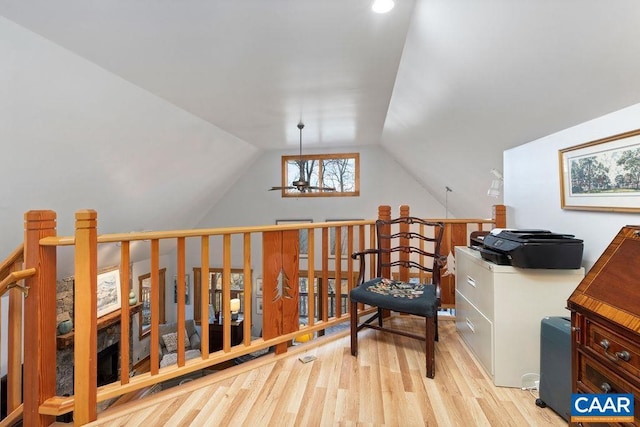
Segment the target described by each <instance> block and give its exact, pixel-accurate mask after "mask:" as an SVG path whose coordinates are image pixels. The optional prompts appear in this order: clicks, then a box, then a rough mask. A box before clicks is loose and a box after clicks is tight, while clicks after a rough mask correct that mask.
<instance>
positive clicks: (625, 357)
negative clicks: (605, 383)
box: [600, 339, 631, 362]
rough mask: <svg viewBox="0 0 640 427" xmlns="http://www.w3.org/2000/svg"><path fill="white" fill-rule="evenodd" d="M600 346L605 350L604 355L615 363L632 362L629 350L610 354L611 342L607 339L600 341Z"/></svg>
mask: <svg viewBox="0 0 640 427" xmlns="http://www.w3.org/2000/svg"><path fill="white" fill-rule="evenodd" d="M600 346H601V347H602V348H603V349H604V355H605V356H607V358H608V359H609V360H611V361H613V362H617V361H618V360H622V361H625V362H628V361H629V360H631V353H629V352H628V351H627V350H623V351H616V352H615V353H614V354H611V353H609V340H607V339H603V340H602V341H600Z"/></svg>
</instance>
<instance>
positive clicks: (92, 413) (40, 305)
mask: <svg viewBox="0 0 640 427" xmlns="http://www.w3.org/2000/svg"><path fill="white" fill-rule="evenodd" d="M381 208H382V207H381ZM381 212H382V213H383V214H388V212H390V208H389V207H384V209H382V210H381ZM403 212H407V213H408V206H407V207H405V209H404V211H403ZM505 219H506V218H505V216H504V206H502V207H500V206H497V207H496V208H495V209H494V212H493V218H491V219H451V220H450V219H447V220H437V221H443V222H445V224H446V228H447V230H448V234H447V235H446V236H447V237H446V239H447V241H446V246H444V249H447V250H449V251H452V250H453V247H454V246H456V245H466V244H468V240H467V239H468V235H469V233H470V231H475V230H472V229H473V228H475V229H479V230H482V227H483V226H485V225H488V226H493V227H504V226H505V222H506V221H505ZM343 227H346V232H345V233H344V234H343V232H342V230H343ZM332 228H333V230H332V231H333V235H332V234H331V233H330V230H331V229H332ZM316 229H319V230H316ZM298 230H306V231H307V233H308V254H307V257H306V260H305V263H306V269H307V278H308V282H309V283H310V284H313V283H314V279H315V278H321V279H322V282H323V283H328V280H329V278H331V277H343V276H346V277H347V279H346V280H347V281H346V285H343V284H341V283H338V282H336V286H335V288H334V292H333V293H330V292H329V291H328V286H322V287H321V288H320V289H318V291H317V293H315V291H314V289H313V286H309V290H308V292H307V294H308V312H309V313H314V312H315V309H316V307H315V304H316V303H315V301H316V297H317V298H318V301H320V302H319V303H318V304H322V306H321V307H318V309H319V310H318V313H319V314H318V318H317V319H315V318H314V317H313V316H309V319H308V325H306V326H304V328H299V327H298V325H295V327H293V326H292V327H291V328H290V329H287V330H284V331H282V332H279V333H276V334H273V335H272V336H270V337H265V338H260V339H253V338H252V337H251V334H250V331H251V330H250V327H251V323H252V313H253V310H252V307H251V304H252V300H253V298H252V288H253V278H252V276H251V275H252V265H256V264H258V265H259V264H260V263H261V262H262V263H264V262H265V261H264V258H265V256H267V255H270V254H268V253H266V252H265V249H264V248H263V249H262V251H263V252H262V254H261V258H262V259H258V260H256V261H255V262H253V263H252V259H251V256H252V248H251V242H252V240H255V239H252V237H256V236H260V235H266V234H268V233H274V232H276V233H283V232H287V231H298ZM296 234H297V233H296ZM232 238H235V240H233V241H234V242H236V243H234V244H237V242H240V247H241V250H240V251H239V250H237V249H236V250H234V251H232V250H231V243H232ZM186 239H192V240H191V242H193V241H194V240H199V246H200V255H199V264H200V265H199V267H200V269H201V271H209V266H210V265H211V266H221V267H222V269H223V272H224V273H223V284H222V307H223V311H224V313H225V314H226V316H225V318H226V317H227V316H230V312H229V304H230V289H231V284H230V279H229V276H230V271H231V269H232V264H236V265H237V264H239V261H238V260H235V262H234V263H232V254H236V256H237V254H238V253H240V254H241V255H240V256H242V257H243V259H242V260H241V263H242V268H243V270H244V275H245V277H246V278H247V280H246V281H245V283H244V288H243V291H244V292H245V298H244V313H245V323H244V324H245V326H244V327H245V330H244V341H243V343H242V344H241V345H238V346H233V347H232V346H231V343H230V340H231V338H230V337H231V334H230V324H229V323H228V322H227V323H225V329H224V333H223V350H222V351H218V352H214V353H211V354H210V353H209V350H208V344H209V338H210V337H209V336H208V328H202V331H201V340H202V349H201V350H202V351H201V353H202V357H201V358H197V359H190V360H188V361H187V360H185V354H184V349H179V351H178V362H177V364H176V365H173V366H170V367H165V368H160V369H159V368H158V365H159V360H158V355H157V352H155V351H151V356H150V366H151V368H150V372H149V373H146V374H141V375H139V376H138V375H136V376H135V377H133V378H129V376H128V372H127V370H126V369H122V370H121V376H120V379H119V380H118V381H116V382H114V383H111V384H107V385H105V386H102V387H99V388H98V387H97V386H96V367H95V361H96V345H95V340H96V337H97V328H96V315H95V313H96V294H97V290H96V288H97V286H96V281H97V250H98V244H101V243H116V244H120V246H121V254H120V271H121V291H122V292H121V293H122V295H127V294H128V291H129V289H128V286H129V281H130V280H129V265H130V262H131V261H130V258H129V256H130V249H131V248H130V244H131V243H132V242H136V241H140V242H141V241H146V242H150V252H149V260H150V266H151V271H152V272H154V271H157V270H158V268H159V267H160V266H159V257H160V255H159V246H160V242H161V241H174V242H176V243H177V249H176V255H177V259H176V273H177V277H178V280H177V283H176V287H177V322H178V333H179V334H181V333H184V332H181V331H182V330H183V329H184V322H185V307H184V305H185V286H186V284H185V280H184V279H183V278H184V277H185V273H187V268H186V259H187V258H186V252H187V251H186V244H185V240H186ZM344 239H346V246H345V247H346V252H348V253H347V254H343V253H342V250H341V249H338V248H342V247H343V240H344ZM375 240H376V236H375V226H374V221H369V220H366V221H365V220H363V221H342V222H330V223H304V224H297V225H295V224H289V225H277V226H273V225H271V226H256V227H229V228H220V229H202V230H179V231H166V232H146V233H122V234H110V235H102V236H98V234H97V213H96V212H95V211H92V210H84V211H79V212H77V213H76V232H75V235H74V236H66V237H65V236H61V237H57V236H56V214H55V212H53V211H30V212H27V213H26V214H25V245H24V251H23V258H24V267H21V268H12V269H9V270H7V273H6V274H5V275H4V277H3V276H0V280H1V282H0V290H1V289H3V286H6V287H7V288H9V286H10V285H12V284H13V283H15V282H16V281H20V280H24V290H25V291H27V290H28V293H29V296H28V298H26V299H25V304H24V306H25V312H24V318H25V319H28V321H27V322H25V325H24V330H25V335H24V343H25V349H28V350H29V351H27V352H25V358H24V363H25V375H24V384H25V385H24V387H25V390H29V393H28V396H27V397H26V398H25V401H24V404H23V407H24V411H23V412H24V423H25V425H29V426H44V425H49V424H51V423H52V422H54V420H55V416H56V415H60V414H64V413H66V412H69V411H70V410H73V411H74V420H75V422H76V423H77V424H84V423H88V422H91V421H93V420H95V419H96V417H97V414H96V409H97V408H96V406H97V405H96V403H97V402H98V401H102V400H106V399H110V398H113V397H118V396H121V395H124V394H126V393H130V392H132V391H135V390H140V389H142V388H145V387H148V386H150V385H153V384H157V383H159V382H162V381H165V380H168V379H172V378H175V377H177V376H180V375H184V374H187V373H190V372H193V371H196V370H199V369H205V368H207V367H210V366H212V365H214V364H216V363H220V362H224V361H228V360H231V359H233V358H236V357H239V356H242V355H246V354H248V353H250V352H253V351H256V350H260V349H264V348H267V347H273V346H275V347H277V348H278V351H286V347H287V343H288V342H289V341H291V340H292V339H294V338H295V337H296V336H298V335H300V334H301V333H318V334H322V333H323V331H324V330H325V329H327V328H329V327H332V326H335V325H337V324H339V323H342V322H346V321H348V320H349V313H348V312H346V313H343V310H346V311H348V305H347V307H345V304H344V301H343V300H342V298H336V300H335V302H334V304H335V309H334V310H333V311H332V312H329V309H328V308H329V303H330V299H331V298H332V297H333V296H334V294H336V295H337V294H343V293H345V292H346V293H347V294H348V292H349V290H350V289H351V288H352V287H353V286H354V285H355V280H354V279H353V277H354V274H355V273H357V271H354V266H353V264H352V263H351V262H350V256H349V255H350V253H351V252H354V251H357V250H361V249H364V248H365V246H370V247H374V246H375ZM292 243H294V244H295V239H293V240H292ZM316 243H317V244H318V246H320V249H319V250H318V248H316ZM216 245H217V246H216ZM331 245H334V247H335V248H336V249H335V250H334V251H333V253H331V252H332V251H331ZM58 246H74V249H75V280H76V291H77V292H76V293H75V307H76V311H75V319H74V324H75V326H76V330H75V339H76V341H75V356H74V361H75V374H74V378H75V383H74V390H75V395H74V396H69V397H62V396H56V395H55V388H56V372H55V364H52V363H50V361H51V360H52V359H55V356H56V331H55V328H56V310H55V307H56V303H55V301H56V295H55V294H56V289H55V288H56V287H55V286H54V284H55V283H56V278H57V277H56V254H57V247H58ZM210 246H211V248H210ZM296 246H297V245H296ZM289 252H290V251H289ZM316 254H317V255H318V258H319V260H317V261H316ZM286 257H289V259H288V260H285V262H294V263H297V262H300V261H299V259H300V254H299V253H294V252H290V253H287V254H286ZM18 258H20V257H18ZM238 258H239V257H238ZM191 262H194V261H193V260H191ZM316 262H318V263H319V266H320V269H319V270H315V265H316ZM196 265H197V262H196ZM331 266H333V267H331ZM372 267H373V266H372ZM6 268H7V267H6V266H5V265H4V264H2V265H0V271H4V269H6ZM300 270H301V269H300V267H299V266H298V267H294V270H293V271H294V272H295V276H296V277H295V278H293V277H292V280H291V284H293V285H294V286H295V284H296V283H297V282H296V280H297V276H298V273H299V271H300ZM156 276H157V274H156V275H154V274H153V273H152V275H151V283H152V287H151V304H152V307H155V308H156V310H152V319H151V326H150V336H151V343H156V342H157V341H158V338H159V337H158V334H159V327H158V326H159V321H158V316H157V315H156V316H155V317H154V315H153V313H154V312H157V308H158V295H157V292H158V279H157V277H156ZM451 280H452V279H451ZM451 283H452V285H451V290H452V291H454V290H455V289H454V287H453V283H454V282H453V281H452V282H451ZM199 286H200V293H201V295H206V294H208V292H209V289H208V281H207V280H201V281H200V283H199ZM268 289H269V288H267V286H266V283H265V292H267V290H268ZM272 290H274V289H273V288H272ZM10 292H11V293H12V294H16V295H18V297H19V298H22V294H21V293H20V291H19V289H18V288H16V289H11V290H10ZM452 293H453V292H452ZM295 294H296V295H297V294H298V293H297V292H296V293H295ZM126 300H127V299H126V298H123V302H122V307H121V313H120V316H121V324H122V330H121V333H122V337H123V338H122V344H121V345H122V347H121V356H120V357H121V359H120V364H121V366H128V365H129V341H128V337H129V336H130V335H131V331H129V325H128V321H129V310H130V309H129V306H128V303H127V301H126ZM271 300H272V297H269V298H268V297H267V294H266V293H265V296H264V303H265V309H266V304H272V301H271ZM444 300H445V298H444V297H443V302H444ZM20 302H21V300H20ZM451 303H453V301H451ZM199 304H200V310H201V313H207V311H208V301H207V299H206V298H201V301H200V302H199ZM293 306H294V307H296V310H297V307H299V301H297V300H296V301H295V305H293ZM366 310H367V309H365V311H366ZM369 310H370V309H369ZM296 323H297V322H296ZM180 338H181V337H178V339H179V342H181V339H180ZM152 345H153V344H152ZM16 347H17V346H16ZM18 360H20V359H18Z"/></svg>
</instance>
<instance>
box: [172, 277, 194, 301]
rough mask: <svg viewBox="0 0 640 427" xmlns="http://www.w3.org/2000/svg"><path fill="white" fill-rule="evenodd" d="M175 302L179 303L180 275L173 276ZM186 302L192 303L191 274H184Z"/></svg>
mask: <svg viewBox="0 0 640 427" xmlns="http://www.w3.org/2000/svg"><path fill="white" fill-rule="evenodd" d="M173 302H174V304H177V303H178V276H177V275H175V276H173ZM184 303H185V305H189V304H191V302H190V301H189V274H185V275H184Z"/></svg>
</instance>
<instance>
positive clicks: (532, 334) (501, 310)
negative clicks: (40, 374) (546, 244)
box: [455, 246, 584, 387]
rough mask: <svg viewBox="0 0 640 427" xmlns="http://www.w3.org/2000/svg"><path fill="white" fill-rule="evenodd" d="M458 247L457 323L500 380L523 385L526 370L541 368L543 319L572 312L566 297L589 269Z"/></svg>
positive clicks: (495, 380)
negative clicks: (518, 264)
mask: <svg viewBox="0 0 640 427" xmlns="http://www.w3.org/2000/svg"><path fill="white" fill-rule="evenodd" d="M455 249H456V328H457V330H458V332H459V333H460V334H461V336H462V338H463V339H464V341H465V342H466V343H467V345H468V346H469V348H470V349H471V351H472V352H473V353H474V355H475V356H476V358H477V359H478V361H479V362H480V364H481V365H482V366H483V367H484V368H485V370H486V371H487V373H488V374H489V375H490V376H491V377H492V378H493V383H494V384H495V385H497V386H504V387H521V386H522V375H524V374H527V373H537V374H539V373H540V322H541V321H542V319H543V318H544V317H546V316H566V317H569V316H570V313H569V311H568V310H567V309H566V306H567V299H568V298H569V296H570V295H571V293H572V292H573V290H574V289H575V288H576V287H577V286H578V284H579V283H580V281H581V280H582V278H583V277H584V268H579V269H575V270H557V269H548V270H547V269H527V268H515V267H511V266H507V265H497V264H494V263H491V262H488V261H485V260H483V259H482V257H481V256H480V253H479V252H478V251H476V250H473V249H469V248H467V247H463V246H456V248H455Z"/></svg>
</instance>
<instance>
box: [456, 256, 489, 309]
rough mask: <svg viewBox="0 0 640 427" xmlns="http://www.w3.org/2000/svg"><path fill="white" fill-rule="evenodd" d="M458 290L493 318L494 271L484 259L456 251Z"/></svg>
mask: <svg viewBox="0 0 640 427" xmlns="http://www.w3.org/2000/svg"><path fill="white" fill-rule="evenodd" d="M456 254H457V255H456V290H458V291H460V293H461V294H462V295H464V297H465V298H467V300H468V301H469V302H470V303H471V304H473V305H475V306H476V307H477V308H478V310H480V312H482V314H484V315H485V316H487V317H488V318H489V319H490V320H493V299H494V294H493V272H492V271H491V270H490V269H488V268H487V267H486V266H485V265H484V264H485V263H484V262H483V261H481V260H477V259H475V258H473V257H470V256H469V255H467V254H465V253H464V252H460V251H458V252H456Z"/></svg>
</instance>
